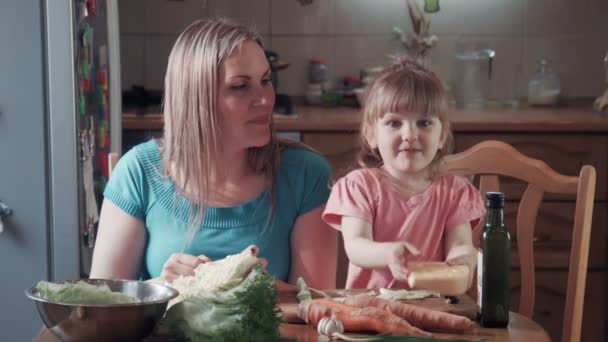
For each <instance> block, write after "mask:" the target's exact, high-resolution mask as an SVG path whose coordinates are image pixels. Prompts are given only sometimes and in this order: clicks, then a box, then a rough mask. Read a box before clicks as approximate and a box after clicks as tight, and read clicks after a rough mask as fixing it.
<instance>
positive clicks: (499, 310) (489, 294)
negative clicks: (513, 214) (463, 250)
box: [477, 192, 511, 328]
mask: <svg viewBox="0 0 608 342" xmlns="http://www.w3.org/2000/svg"><path fill="white" fill-rule="evenodd" d="M504 204H505V197H504V194H503V193H501V192H488V193H487V194H486V206H487V214H486V223H485V227H484V229H483V235H482V239H481V252H480V255H479V259H478V261H479V262H478V263H479V265H478V270H477V272H478V273H477V274H478V277H479V278H478V279H479V280H480V281H478V284H479V285H480V286H479V288H478V295H479V298H480V300H479V303H480V307H481V321H480V322H481V326H483V327H491V328H498V327H506V326H507V325H508V323H509V290H510V289H509V262H510V247H511V246H510V244H511V243H510V237H509V232H508V231H507V229H506V228H505V225H504Z"/></svg>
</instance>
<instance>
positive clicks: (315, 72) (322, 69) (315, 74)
mask: <svg viewBox="0 0 608 342" xmlns="http://www.w3.org/2000/svg"><path fill="white" fill-rule="evenodd" d="M327 78H328V77H327V63H325V61H324V60H322V59H311V60H310V63H309V65H308V83H321V84H322V83H325V82H326V81H327Z"/></svg>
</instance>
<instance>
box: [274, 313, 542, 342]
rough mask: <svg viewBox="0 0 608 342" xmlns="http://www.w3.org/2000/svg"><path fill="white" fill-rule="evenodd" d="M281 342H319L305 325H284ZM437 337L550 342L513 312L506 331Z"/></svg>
mask: <svg viewBox="0 0 608 342" xmlns="http://www.w3.org/2000/svg"><path fill="white" fill-rule="evenodd" d="M280 331H281V341H298V342H300V341H302V342H305V341H314V342H317V341H318V338H319V334H318V333H317V330H316V329H315V328H314V327H312V326H310V325H305V324H282V325H281V327H280ZM435 335H436V337H444V338H445V337H452V338H460V339H471V340H480V339H481V340H483V341H488V342H489V341H496V342H507V341H509V342H511V341H512V342H528V341H529V342H550V341H551V339H550V338H549V335H548V334H547V332H546V331H545V330H544V329H543V328H542V327H541V326H540V325H538V324H537V323H535V322H534V321H532V320H531V319H529V318H526V317H524V316H522V315H519V314H516V313H514V312H511V314H510V315H509V326H508V328H506V329H489V328H479V329H476V330H474V331H472V332H470V333H467V334H435Z"/></svg>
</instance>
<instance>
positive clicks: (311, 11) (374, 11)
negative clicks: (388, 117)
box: [120, 0, 608, 99]
mask: <svg viewBox="0 0 608 342" xmlns="http://www.w3.org/2000/svg"><path fill="white" fill-rule="evenodd" d="M416 1H419V4H420V6H421V7H422V6H423V1H422V0H416ZM440 6H441V10H440V11H439V12H438V13H432V14H428V16H429V18H430V20H431V32H432V33H434V34H436V35H438V37H439V44H438V45H437V46H436V47H435V48H434V49H433V50H431V52H430V54H429V58H428V59H429V61H430V64H431V66H432V67H433V69H435V70H436V71H437V72H438V74H439V76H440V77H441V78H442V79H443V80H444V81H445V82H446V83H449V82H450V81H451V75H452V71H453V68H454V63H453V55H454V47H455V44H456V42H459V41H477V42H485V43H487V45H488V46H490V47H492V48H494V49H495V50H496V51H497V55H496V60H495V64H494V81H493V83H492V89H491V94H492V96H493V97H495V98H499V99H508V98H512V97H515V96H517V97H522V96H525V94H526V89H527V82H528V79H529V77H530V76H531V75H532V73H533V72H534V70H535V68H536V61H537V60H538V59H539V58H541V57H544V58H549V59H550V60H552V61H553V62H554V68H555V69H556V70H557V71H558V73H559V75H560V76H561V77H562V83H563V89H564V92H565V94H566V95H570V96H597V95H598V94H599V93H600V92H601V91H602V88H603V87H604V76H603V75H604V72H603V65H602V59H603V57H604V55H605V53H606V51H607V50H608V1H607V0H577V1H572V0H440ZM120 10H121V12H120V15H121V17H120V23H121V32H122V34H123V38H124V39H123V45H122V50H124V51H123V52H122V56H123V67H122V70H123V82H122V84H123V86H124V87H129V86H130V84H133V83H136V82H141V83H143V84H145V86H146V87H152V88H158V87H161V88H162V79H163V77H164V72H165V67H166V62H167V56H168V53H169V49H170V48H171V46H172V44H173V40H174V39H175V38H176V37H177V34H178V33H179V32H180V31H181V30H182V29H183V28H184V27H185V26H187V25H188V24H189V23H191V22H192V21H193V20H195V19H198V18H200V17H205V16H226V17H231V18H234V19H235V20H237V21H239V22H242V23H244V24H248V25H254V26H255V27H256V29H257V30H258V31H259V32H260V33H261V34H262V35H263V37H264V43H265V46H266V47H267V48H268V49H272V50H274V51H276V52H277V53H279V54H280V56H281V59H283V60H285V61H287V62H290V63H291V65H290V67H289V68H287V69H285V70H282V71H280V74H279V89H278V90H279V91H280V92H283V93H287V94H291V95H303V94H304V91H305V89H306V80H307V67H308V60H309V59H311V58H322V59H325V60H327V62H328V66H329V70H330V73H329V74H330V77H331V78H332V79H333V80H334V81H337V80H339V79H340V78H341V77H342V76H344V75H346V74H355V75H357V74H358V73H359V70H360V69H362V68H364V67H368V66H372V65H379V64H380V65H382V64H386V63H388V58H387V55H389V54H393V53H396V52H397V53H398V52H403V48H402V47H401V45H400V44H399V42H397V41H396V40H395V37H394V34H393V33H392V28H393V27H394V26H398V27H401V28H402V29H405V30H406V32H409V31H410V30H411V25H410V22H409V16H408V13H407V0H313V3H312V4H310V5H307V6H302V5H301V4H300V2H299V1H298V0H196V1H195V0H181V1H177V0H124V1H120Z"/></svg>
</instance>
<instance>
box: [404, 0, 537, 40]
mask: <svg viewBox="0 0 608 342" xmlns="http://www.w3.org/2000/svg"><path fill="white" fill-rule="evenodd" d="M527 1H528V2H531V1H533V0H527ZM525 2H526V0H506V1H505V0H449V1H441V2H440V4H441V9H440V11H439V12H437V13H432V14H429V18H430V19H431V32H433V33H435V34H439V35H450V36H453V35H509V36H512V35H521V34H523V33H524V26H523V24H524V20H523V18H524V3H525ZM408 24H409V22H408Z"/></svg>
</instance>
